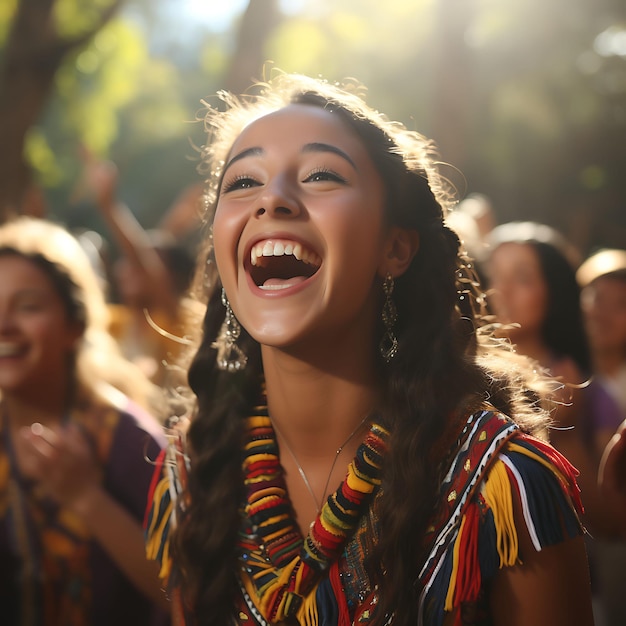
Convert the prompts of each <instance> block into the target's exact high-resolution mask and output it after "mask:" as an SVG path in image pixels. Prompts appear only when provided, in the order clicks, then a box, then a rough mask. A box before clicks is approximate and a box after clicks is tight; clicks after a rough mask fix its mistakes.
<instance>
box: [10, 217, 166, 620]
mask: <svg viewBox="0 0 626 626" xmlns="http://www.w3.org/2000/svg"><path fill="white" fill-rule="evenodd" d="M107 315H108V311H107V307H106V303H105V300H104V296H103V293H102V289H101V285H100V283H99V281H98V278H97V277H96V275H95V274H94V272H93V270H92V268H91V266H90V263H89V261H88V258H87V256H86V254H85V253H84V251H83V249H82V248H81V246H80V244H79V243H78V241H77V240H76V239H75V238H74V237H73V236H72V235H70V234H69V233H68V232H67V231H66V230H65V229H63V228H62V227H61V226H58V225H55V224H52V223H50V222H47V221H44V220H40V219H36V218H32V217H21V218H18V219H16V220H14V221H11V222H8V223H6V224H4V225H2V226H0V442H1V443H0V597H1V598H2V601H1V606H2V609H1V621H2V623H3V624H7V625H10V626H68V625H72V626H111V625H112V624H114V625H115V626H124V625H127V626H154V625H156V624H167V623H168V622H169V611H168V609H167V606H168V605H167V602H166V599H165V596H164V593H163V591H162V590H161V587H160V584H159V582H158V577H157V571H156V569H155V568H154V564H153V563H151V562H149V561H147V560H146V558H145V548H144V540H143V533H142V520H143V515H144V512H145V507H146V501H147V498H148V494H149V487H150V480H151V476H152V473H153V465H152V463H151V462H150V459H155V458H156V457H157V455H158V454H159V451H160V450H161V448H162V447H163V446H164V443H165V442H164V436H163V432H162V428H161V427H160V424H159V423H158V422H157V421H156V420H155V419H154V418H153V417H152V416H151V415H150V414H149V413H148V411H147V410H146V407H148V406H150V405H151V402H156V399H157V398H158V397H159V396H158V394H157V390H156V389H155V388H154V387H153V385H152V384H151V383H150V382H149V381H148V380H147V379H146V378H145V377H144V376H143V374H142V373H141V372H140V371H139V370H138V368H136V367H135V366H134V365H132V364H131V363H129V362H128V361H126V360H125V359H123V358H122V356H121V354H120V352H119V349H118V346H117V344H116V342H115V341H114V340H113V338H112V337H111V336H110V335H109V334H108V332H107V321H108V320H107ZM123 392H126V393H123ZM127 394H128V395H127Z"/></svg>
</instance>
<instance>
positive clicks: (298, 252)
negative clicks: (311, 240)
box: [250, 239, 322, 265]
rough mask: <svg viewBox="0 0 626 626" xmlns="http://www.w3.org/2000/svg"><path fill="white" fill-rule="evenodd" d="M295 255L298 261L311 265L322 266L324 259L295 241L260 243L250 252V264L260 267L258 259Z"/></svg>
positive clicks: (266, 241) (267, 241)
mask: <svg viewBox="0 0 626 626" xmlns="http://www.w3.org/2000/svg"><path fill="white" fill-rule="evenodd" d="M284 255H293V256H294V257H295V258H296V259H298V261H303V262H304V263H309V264H310V265H321V264H322V259H321V258H320V257H319V255H317V254H315V252H313V251H312V250H307V249H306V248H304V247H302V244H300V243H297V242H295V241H286V240H279V241H272V240H269V239H267V240H265V241H259V243H257V244H256V245H254V246H252V250H251V251H250V262H251V263H252V265H258V259H259V258H261V257H264V256H284Z"/></svg>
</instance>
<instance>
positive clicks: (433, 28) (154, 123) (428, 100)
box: [0, 0, 626, 245]
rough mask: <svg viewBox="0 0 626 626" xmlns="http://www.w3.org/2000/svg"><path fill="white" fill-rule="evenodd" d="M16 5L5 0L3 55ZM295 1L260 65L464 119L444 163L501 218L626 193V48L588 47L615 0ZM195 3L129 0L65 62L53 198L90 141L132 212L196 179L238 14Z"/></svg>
mask: <svg viewBox="0 0 626 626" xmlns="http://www.w3.org/2000/svg"><path fill="white" fill-rule="evenodd" d="M252 1H254V0H252ZM108 2H110V0H57V4H56V7H55V17H56V21H57V22H56V23H57V24H58V26H59V28H60V30H61V32H62V34H63V35H64V36H66V37H73V36H76V35H78V34H80V33H84V32H85V31H86V30H88V29H89V28H90V26H91V25H93V23H94V21H95V19H96V16H97V13H98V11H100V10H101V8H102V7H103V6H107V5H108ZM16 5H17V1H16V0H0V58H1V54H2V42H3V41H5V40H6V35H7V32H8V26H9V24H10V20H11V17H12V16H13V14H14V11H15V7H16ZM288 5H289V6H292V7H296V8H297V10H296V8H292V10H291V11H289V12H285V15H284V17H283V20H282V22H281V23H280V24H279V26H278V27H277V28H276V29H275V30H274V32H273V33H272V34H271V36H270V37H269V39H268V41H267V43H266V48H265V52H264V58H263V59H259V65H258V71H257V72H256V76H257V77H261V76H262V67H263V62H266V61H271V62H272V63H273V65H274V66H276V67H278V68H280V69H282V70H286V71H296V72H302V73H307V74H312V75H321V76H324V77H325V78H328V79H329V80H340V79H342V78H345V77H355V78H357V79H358V80H360V81H362V82H363V83H364V84H365V85H366V86H367V87H368V100H369V101H370V103H371V104H372V105H374V106H375V107H376V108H378V109H380V110H382V111H384V112H385V113H387V114H388V115H389V116H390V117H392V118H394V119H400V120H402V121H403V122H405V123H406V124H407V125H408V126H409V127H410V128H412V129H415V130H418V131H420V132H423V133H424V134H426V135H428V136H433V137H434V138H435V139H436V140H438V141H439V139H440V137H441V138H443V139H445V138H446V132H447V131H449V129H450V128H452V129H453V131H452V132H448V135H450V134H452V135H453V138H454V133H458V137H457V138H456V141H457V145H456V150H457V151H456V152H455V151H454V149H455V146H452V149H451V152H450V155H451V156H450V161H451V162H452V164H453V165H454V166H457V167H459V168H460V169H461V170H462V171H463V173H464V174H465V176H466V179H467V190H468V191H481V192H485V193H487V194H488V195H490V196H492V198H493V199H494V202H495V205H496V208H497V210H498V211H499V212H500V216H501V217H502V218H513V217H520V216H521V217H536V218H543V219H544V221H548V222H551V223H554V224H555V225H559V224H560V222H559V220H561V221H563V220H564V219H566V218H564V217H563V216H562V215H561V214H560V213H559V211H561V212H563V211H565V209H566V207H567V204H568V203H570V202H572V198H574V197H577V198H582V197H587V196H585V195H584V194H589V193H593V194H609V195H611V197H612V198H614V199H615V198H617V199H618V202H621V203H622V206H623V204H624V203H626V200H625V198H626V190H625V184H626V183H623V182H620V177H621V178H623V169H624V167H626V155H625V153H624V151H625V149H624V148H623V146H624V145H626V136H625V135H626V121H625V120H626V105H625V104H624V102H626V98H624V96H625V94H626V58H625V57H624V56H621V57H620V56H619V54H615V53H613V54H612V55H611V54H608V53H606V50H609V48H610V46H608V47H607V45H605V46H604V48H602V50H599V49H598V46H596V48H594V40H596V38H597V37H598V35H599V34H600V33H602V32H605V39H608V38H610V37H611V36H615V37H617V35H619V32H622V31H621V30H620V28H619V26H620V22H619V16H620V13H619V10H618V8H617V7H618V6H619V5H618V4H616V3H613V2H612V0H551V1H550V2H546V0H511V1H509V2H502V1H501V0H472V1H471V2H468V0H404V1H397V2H380V0H332V1H331V0H301V1H300V2H298V3H287V2H283V3H281V6H283V7H284V8H285V7H287V6H288ZM185 6H186V5H185V4H184V2H182V0H126V10H125V11H124V12H122V13H120V14H119V15H118V17H117V18H116V19H115V20H114V21H112V22H111V23H110V24H109V25H107V26H106V27H105V28H104V29H103V30H102V31H100V32H99V33H98V35H97V36H96V37H95V38H94V39H93V41H92V42H90V43H89V44H88V45H86V46H85V47H84V48H83V49H82V50H80V51H78V52H77V54H75V55H73V57H71V58H68V59H66V61H65V63H64V65H63V67H62V69H61V70H60V71H59V73H58V75H57V81H56V85H57V93H56V94H55V96H54V98H53V99H52V100H51V102H50V103H49V106H48V108H47V110H46V113H45V115H44V117H43V118H42V120H41V122H40V124H39V125H38V127H37V128H36V129H34V130H33V131H32V132H31V134H30V136H29V140H28V147H27V149H28V154H29V157H30V160H31V162H32V163H33V164H34V165H35V166H36V168H37V171H38V173H39V176H40V179H41V180H42V182H44V183H45V184H46V185H47V186H49V188H50V189H51V188H52V187H51V186H54V185H56V190H55V191H54V194H52V195H53V196H54V197H63V194H64V193H67V192H68V190H69V189H71V187H72V185H73V184H74V181H75V179H76V177H77V176H78V175H79V173H80V167H81V166H80V161H79V159H78V157H77V146H78V145H79V144H84V145H86V146H88V147H89V148H90V149H91V150H92V151H93V152H95V153H97V154H99V155H102V156H111V157H113V158H114V159H115V160H116V161H117V162H118V164H120V165H123V166H124V167H125V168H126V169H127V171H128V172H129V174H128V177H127V178H126V180H125V187H124V192H125V193H127V194H128V196H129V197H131V198H133V199H134V201H135V202H137V205H136V206H137V207H138V211H141V210H142V209H141V206H142V205H145V206H146V207H150V209H147V208H146V209H145V210H146V211H148V210H150V211H162V210H164V208H165V207H164V206H163V205H164V204H165V203H166V201H167V199H168V198H171V197H173V196H175V195H176V194H177V193H178V191H180V189H181V187H182V186H183V185H184V184H186V183H187V182H189V181H190V180H193V176H194V171H193V170H194V163H193V159H194V158H195V155H196V153H195V150H194V148H193V146H192V144H194V143H201V142H202V141H203V137H202V133H201V125H200V124H191V123H190V122H191V121H193V120H194V119H195V116H196V111H197V110H198V109H199V107H200V100H201V98H204V97H207V96H211V94H213V93H215V91H216V90H218V89H220V88H222V87H223V84H224V83H223V79H224V76H225V73H226V72H227V71H228V68H229V66H230V60H231V56H232V54H233V52H234V50H235V47H236V45H237V41H236V37H237V30H236V28H235V26H236V23H237V19H238V18H239V17H240V14H233V16H232V24H231V26H230V27H228V26H225V27H223V28H222V30H219V29H218V28H216V26H215V24H213V23H212V24H210V25H209V24H205V23H203V22H201V20H200V19H199V18H189V17H188V16H187V17H185ZM621 15H622V17H623V16H624V15H623V10H622V14H621ZM611 28H613V30H611ZM616 29H617V30H616ZM614 31H615V33H617V35H615V34H614ZM618 31H619V32H618ZM612 33H613V34H612ZM605 43H606V42H605ZM249 78H251V77H249ZM608 138H610V139H611V140H612V143H611V147H610V148H609V143H608V142H607V141H606V140H607V139H608ZM620 138H621V140H620ZM448 139H449V138H448ZM614 146H617V147H614ZM449 149H450V148H449ZM157 179H158V180H157ZM594 197H595V196H594ZM144 199H145V202H144ZM159 202H160V203H161V204H159ZM580 202H585V201H584V200H580ZM590 202H591V204H590V206H591V205H592V203H593V201H592V200H590ZM146 215H147V214H146ZM150 219H152V218H150ZM623 228H624V229H626V224H623ZM614 232H619V229H617V230H615V229H614ZM612 243H613V244H614V245H615V243H616V242H612Z"/></svg>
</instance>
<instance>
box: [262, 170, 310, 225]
mask: <svg viewBox="0 0 626 626" xmlns="http://www.w3.org/2000/svg"><path fill="white" fill-rule="evenodd" d="M302 210H303V207H302V205H301V203H300V199H299V198H298V194H297V191H296V189H295V185H294V184H293V183H291V182H290V181H289V180H288V179H287V177H286V176H280V177H277V178H275V179H273V180H272V181H271V182H270V183H269V184H268V185H267V186H266V188H265V190H264V191H263V194H261V196H260V197H259V198H258V200H257V208H256V209H255V215H256V216H257V217H260V216H261V215H266V214H267V215H270V216H272V217H276V218H293V217H298V216H299V215H300V214H301V213H302Z"/></svg>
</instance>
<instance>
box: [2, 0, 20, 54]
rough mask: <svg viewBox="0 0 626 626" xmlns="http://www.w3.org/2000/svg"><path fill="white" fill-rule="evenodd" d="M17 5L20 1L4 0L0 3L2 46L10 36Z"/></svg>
mask: <svg viewBox="0 0 626 626" xmlns="http://www.w3.org/2000/svg"><path fill="white" fill-rule="evenodd" d="M17 3H18V0H2V2H0V46H2V45H4V43H5V41H6V38H7V36H8V34H9V30H10V28H11V23H12V20H13V16H14V15H15V11H16V9H17Z"/></svg>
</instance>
